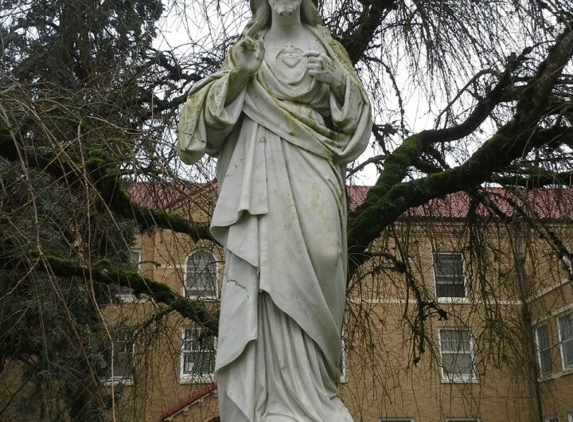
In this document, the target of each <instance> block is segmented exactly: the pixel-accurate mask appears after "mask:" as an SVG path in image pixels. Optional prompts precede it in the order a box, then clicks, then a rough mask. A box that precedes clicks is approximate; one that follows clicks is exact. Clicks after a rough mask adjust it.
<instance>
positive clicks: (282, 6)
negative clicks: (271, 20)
mask: <svg viewBox="0 0 573 422" xmlns="http://www.w3.org/2000/svg"><path fill="white" fill-rule="evenodd" d="M301 3H302V0H269V5H270V6H271V10H272V11H273V12H275V13H276V14H277V15H292V14H294V13H295V12H296V11H297V10H298V9H300V5H301Z"/></svg>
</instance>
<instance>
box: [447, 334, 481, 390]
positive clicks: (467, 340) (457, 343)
mask: <svg viewBox="0 0 573 422" xmlns="http://www.w3.org/2000/svg"><path fill="white" fill-rule="evenodd" d="M439 335H440V354H441V358H442V379H444V380H446V381H453V382H463V381H470V380H474V379H475V369H474V360H473V350H472V349H473V345H472V334H471V331H470V330H467V329H449V328H448V329H445V328H444V329H441V330H440V332H439Z"/></svg>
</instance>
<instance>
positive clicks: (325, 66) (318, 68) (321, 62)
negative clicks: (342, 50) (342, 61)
mask: <svg viewBox="0 0 573 422" xmlns="http://www.w3.org/2000/svg"><path fill="white" fill-rule="evenodd" d="M304 56H305V57H306V58H307V60H308V66H307V70H308V74H309V75H311V76H313V77H314V78H316V79H317V80H319V81H320V82H322V83H325V84H327V85H330V87H331V88H332V89H333V90H335V92H337V93H342V92H344V87H345V82H346V78H345V77H344V71H343V69H342V68H341V66H340V65H339V64H338V63H336V62H335V61H334V60H332V59H331V58H330V57H328V56H327V55H326V54H324V53H321V52H319V51H314V50H311V51H307V52H306V53H304Z"/></svg>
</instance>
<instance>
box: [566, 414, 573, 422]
mask: <svg viewBox="0 0 573 422" xmlns="http://www.w3.org/2000/svg"><path fill="white" fill-rule="evenodd" d="M567 421H568V422H573V412H569V413H567Z"/></svg>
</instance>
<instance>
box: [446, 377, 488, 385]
mask: <svg viewBox="0 0 573 422" xmlns="http://www.w3.org/2000/svg"><path fill="white" fill-rule="evenodd" d="M442 384H479V380H478V379H477V378H442Z"/></svg>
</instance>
